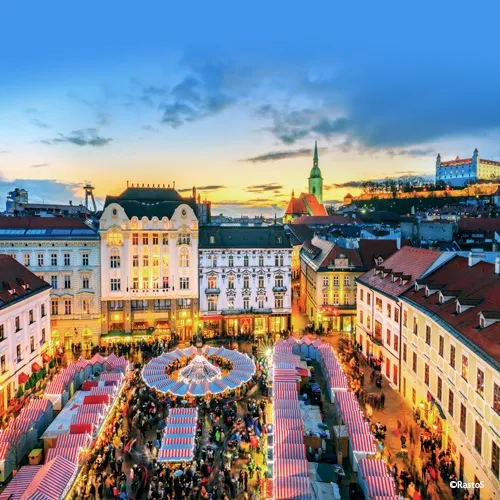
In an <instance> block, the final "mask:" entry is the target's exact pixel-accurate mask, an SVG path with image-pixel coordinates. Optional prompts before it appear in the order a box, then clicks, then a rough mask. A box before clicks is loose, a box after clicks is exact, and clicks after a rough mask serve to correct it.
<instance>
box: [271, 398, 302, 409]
mask: <svg viewBox="0 0 500 500" xmlns="http://www.w3.org/2000/svg"><path fill="white" fill-rule="evenodd" d="M274 408H275V409H276V410H295V409H297V410H299V411H300V403H299V400H298V399H294V400H292V401H290V400H278V401H275V402H274Z"/></svg>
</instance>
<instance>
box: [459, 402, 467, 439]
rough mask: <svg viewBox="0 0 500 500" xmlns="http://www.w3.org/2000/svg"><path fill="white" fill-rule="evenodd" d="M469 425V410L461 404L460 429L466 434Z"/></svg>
mask: <svg viewBox="0 0 500 500" xmlns="http://www.w3.org/2000/svg"><path fill="white" fill-rule="evenodd" d="M466 424H467V408H466V407H465V405H464V404H463V403H460V429H461V431H462V432H463V433H464V434H465V433H466V432H467V430H466Z"/></svg>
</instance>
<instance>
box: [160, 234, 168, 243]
mask: <svg viewBox="0 0 500 500" xmlns="http://www.w3.org/2000/svg"><path fill="white" fill-rule="evenodd" d="M161 244H162V245H163V246H166V245H168V234H166V233H164V234H163V235H162V237H161Z"/></svg>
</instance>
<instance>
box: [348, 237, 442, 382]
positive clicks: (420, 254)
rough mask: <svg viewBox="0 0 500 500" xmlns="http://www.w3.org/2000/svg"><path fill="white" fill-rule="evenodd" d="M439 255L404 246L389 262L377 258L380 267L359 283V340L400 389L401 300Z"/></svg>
mask: <svg viewBox="0 0 500 500" xmlns="http://www.w3.org/2000/svg"><path fill="white" fill-rule="evenodd" d="M369 243H372V242H371V241H370V242H369ZM373 243H375V242H373ZM439 255H440V253H439V252H436V251H433V250H423V249H420V248H412V247H409V246H407V247H403V248H402V249H401V250H400V251H399V252H396V253H395V254H394V255H392V256H390V257H389V258H388V259H384V258H383V257H382V256H380V257H378V258H376V266H375V267H373V268H372V269H371V270H370V271H368V272H367V273H366V274H363V275H361V276H360V277H359V278H357V280H356V281H357V296H358V299H357V317H356V319H357V322H356V341H357V342H358V343H359V344H360V345H361V349H362V352H363V354H364V355H365V356H368V355H369V354H371V355H373V356H374V357H375V358H378V359H380V360H381V362H382V367H381V368H382V374H383V375H384V376H385V377H386V379H387V381H388V382H389V384H390V385H391V386H392V387H394V388H399V382H400V374H401V373H400V372H401V370H400V356H401V344H402V342H401V302H400V300H399V297H400V296H401V295H402V294H403V293H404V292H406V291H407V290H409V289H410V288H412V287H413V285H414V284H415V281H416V280H417V279H418V278H420V277H421V276H422V274H423V273H425V272H426V271H427V269H429V267H430V266H431V265H432V264H433V263H434V262H435V261H436V259H437V258H438V257H439Z"/></svg>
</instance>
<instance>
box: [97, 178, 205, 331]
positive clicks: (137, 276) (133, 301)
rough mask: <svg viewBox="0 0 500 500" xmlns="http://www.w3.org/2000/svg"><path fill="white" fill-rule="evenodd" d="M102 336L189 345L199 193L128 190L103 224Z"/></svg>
mask: <svg viewBox="0 0 500 500" xmlns="http://www.w3.org/2000/svg"><path fill="white" fill-rule="evenodd" d="M100 232H101V275H102V280H101V290H102V301H103V305H102V321H101V323H102V331H103V334H104V338H105V339H106V340H108V341H111V340H118V339H128V340H131V339H140V338H152V337H159V338H167V337H169V336H170V335H171V334H172V333H173V332H175V333H176V334H177V335H179V337H180V340H181V341H188V340H189V339H190V338H191V336H192V334H193V333H194V332H195V331H197V326H198V218H197V206H196V192H195V191H194V190H193V196H192V197H190V198H183V197H182V196H181V195H180V194H179V193H178V192H177V191H176V190H175V189H173V188H171V187H170V186H168V187H159V186H157V187H154V186H153V187H149V186H148V187H144V185H143V186H142V187H139V186H133V185H132V186H130V187H127V189H126V190H125V191H123V192H122V193H121V194H120V195H118V196H108V197H107V198H106V202H105V207H104V211H103V214H102V217H101V219H100Z"/></svg>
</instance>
